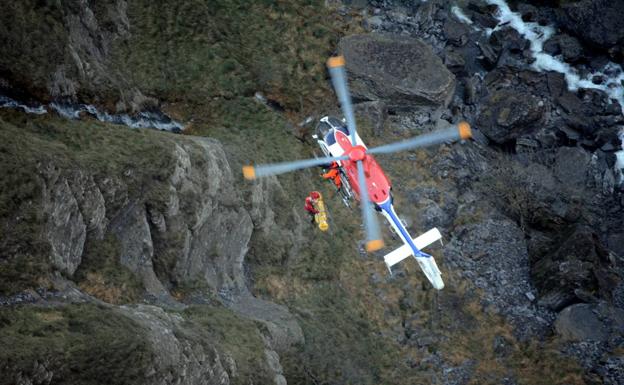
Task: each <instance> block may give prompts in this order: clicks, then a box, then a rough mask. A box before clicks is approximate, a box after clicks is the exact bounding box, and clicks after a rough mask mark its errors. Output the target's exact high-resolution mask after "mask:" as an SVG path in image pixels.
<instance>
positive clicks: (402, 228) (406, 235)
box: [379, 199, 431, 258]
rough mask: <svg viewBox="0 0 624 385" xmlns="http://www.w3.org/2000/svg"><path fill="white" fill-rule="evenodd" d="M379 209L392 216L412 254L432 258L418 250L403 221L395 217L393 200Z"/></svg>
mask: <svg viewBox="0 0 624 385" xmlns="http://www.w3.org/2000/svg"><path fill="white" fill-rule="evenodd" d="M379 207H380V208H381V209H382V210H383V211H385V212H386V213H388V215H389V216H390V219H392V222H394V224H395V225H396V227H397V228H398V229H399V231H400V232H401V235H402V236H403V240H404V241H405V242H407V244H408V245H409V247H410V248H411V249H412V252H413V253H414V256H415V257H424V258H428V257H431V255H429V254H427V253H423V252H422V251H420V250H418V248H417V247H416V245H415V244H414V241H412V237H410V235H409V233H408V232H407V230H406V229H405V226H403V223H401V221H400V220H399V218H398V217H397V216H396V215H394V210H393V209H392V199H388V200H386V201H385V202H383V203H382V204H380V205H379Z"/></svg>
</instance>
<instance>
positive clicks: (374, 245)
mask: <svg viewBox="0 0 624 385" xmlns="http://www.w3.org/2000/svg"><path fill="white" fill-rule="evenodd" d="M382 247H384V241H383V240H382V239H373V240H372V241H368V242H366V251H368V252H369V253H370V252H373V251H377V250H379V249H381V248H382Z"/></svg>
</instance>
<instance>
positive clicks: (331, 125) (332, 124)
mask: <svg viewBox="0 0 624 385" xmlns="http://www.w3.org/2000/svg"><path fill="white" fill-rule="evenodd" d="M334 129H335V130H338V131H342V132H343V133H344V134H345V135H347V136H349V130H348V129H347V127H346V125H345V124H344V122H342V121H341V120H340V119H337V118H335V117H333V116H325V117H323V118H321V121H320V122H319V124H318V126H317V127H316V132H317V135H319V136H320V137H322V138H323V140H324V141H325V143H327V145H329V146H331V145H332V144H334V143H336V138H335V137H334Z"/></svg>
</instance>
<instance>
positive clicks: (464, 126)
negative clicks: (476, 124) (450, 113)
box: [457, 122, 472, 139]
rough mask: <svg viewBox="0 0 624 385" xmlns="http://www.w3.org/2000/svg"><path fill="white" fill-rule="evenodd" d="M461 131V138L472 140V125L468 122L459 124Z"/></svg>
mask: <svg viewBox="0 0 624 385" xmlns="http://www.w3.org/2000/svg"><path fill="white" fill-rule="evenodd" d="M457 128H458V129H459V137H460V138H462V139H470V138H472V131H471V130H470V124H468V122H459V124H458V125H457Z"/></svg>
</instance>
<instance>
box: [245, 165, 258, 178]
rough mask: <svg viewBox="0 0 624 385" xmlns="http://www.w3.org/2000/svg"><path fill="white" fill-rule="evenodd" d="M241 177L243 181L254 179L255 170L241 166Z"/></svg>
mask: <svg viewBox="0 0 624 385" xmlns="http://www.w3.org/2000/svg"><path fill="white" fill-rule="evenodd" d="M243 176H244V177H245V179H249V180H251V179H256V169H255V168H254V166H243Z"/></svg>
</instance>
